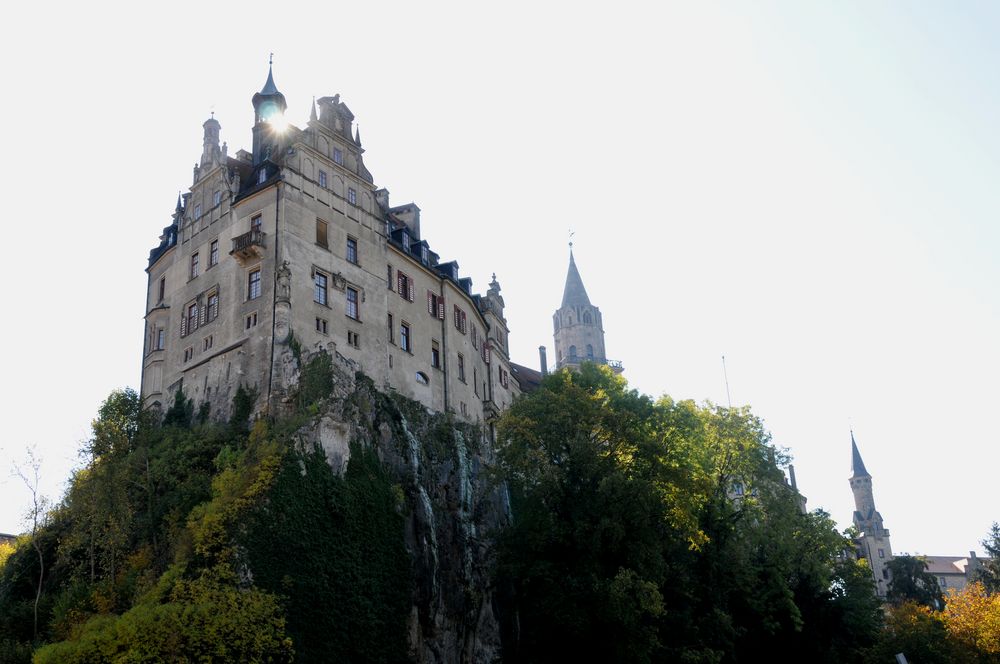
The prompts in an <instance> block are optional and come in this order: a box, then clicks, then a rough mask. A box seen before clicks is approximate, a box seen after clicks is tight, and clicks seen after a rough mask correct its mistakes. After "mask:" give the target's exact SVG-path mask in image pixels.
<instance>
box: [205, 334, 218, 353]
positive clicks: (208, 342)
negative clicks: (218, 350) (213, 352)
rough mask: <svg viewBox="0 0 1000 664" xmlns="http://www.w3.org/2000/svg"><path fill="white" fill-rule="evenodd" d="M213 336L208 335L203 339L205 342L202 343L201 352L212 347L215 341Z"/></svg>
mask: <svg viewBox="0 0 1000 664" xmlns="http://www.w3.org/2000/svg"><path fill="white" fill-rule="evenodd" d="M214 336H215V335H212V334H210V335H208V336H207V337H205V341H204V342H203V345H202V350H208V349H209V348H211V347H212V345H213V344H214V343H215V339H214V338H213V337H214Z"/></svg>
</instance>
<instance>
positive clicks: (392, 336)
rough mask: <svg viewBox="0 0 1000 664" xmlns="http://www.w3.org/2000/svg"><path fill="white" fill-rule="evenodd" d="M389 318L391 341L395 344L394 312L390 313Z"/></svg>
mask: <svg viewBox="0 0 1000 664" xmlns="http://www.w3.org/2000/svg"><path fill="white" fill-rule="evenodd" d="M387 320H388V322H389V343H391V344H394V343H396V326H395V325H393V323H392V314H389V316H388V319H387Z"/></svg>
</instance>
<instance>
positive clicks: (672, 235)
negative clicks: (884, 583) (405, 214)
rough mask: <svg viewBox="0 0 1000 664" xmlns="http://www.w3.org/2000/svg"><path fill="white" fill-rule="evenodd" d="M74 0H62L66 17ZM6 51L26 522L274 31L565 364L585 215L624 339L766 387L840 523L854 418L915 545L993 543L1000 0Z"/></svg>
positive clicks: (114, 371)
mask: <svg viewBox="0 0 1000 664" xmlns="http://www.w3.org/2000/svg"><path fill="white" fill-rule="evenodd" d="M60 4H65V6H62V7H60V6H59V5H60ZM3 23H4V24H3V26H2V27H0V34H2V36H3V43H4V53H5V57H4V60H5V67H4V69H5V73H4V75H3V86H4V89H5V91H6V92H5V93H4V103H3V105H2V106H0V109H2V110H0V120H3V123H2V126H3V127H4V128H5V134H6V135H5V141H4V148H5V150H4V155H5V157H4V159H3V160H2V163H0V182H2V183H3V200H4V204H5V205H4V207H5V210H4V215H3V216H4V218H5V220H6V223H5V224H4V225H3V234H2V235H0V238H2V241H3V245H4V246H5V247H6V249H7V251H6V252H5V254H6V255H5V257H4V259H3V260H2V261H0V284H3V291H2V293H3V298H4V300H5V303H6V307H5V309H4V310H5V311H6V312H7V313H6V316H5V317H4V324H3V325H0V348H2V349H3V351H2V352H3V363H2V366H3V368H4V374H5V379H4V380H3V382H2V388H0V390H2V394H0V422H2V428H3V435H2V437H0V469H2V472H0V531H8V532H10V531H17V530H19V529H20V522H19V514H20V513H21V512H22V511H23V508H24V506H25V503H26V495H25V492H24V490H23V488H22V487H21V486H19V485H18V484H17V482H16V481H14V480H11V479H8V478H6V477H5V475H6V469H7V468H8V467H9V466H10V464H11V461H12V459H14V458H17V457H21V456H23V451H24V447H25V445H28V444H36V445H37V446H38V449H39V453H40V454H41V456H42V457H43V458H44V460H45V466H44V469H43V474H44V476H45V479H46V482H47V484H46V488H47V490H48V491H49V493H50V494H52V495H54V496H58V495H59V494H60V493H61V491H62V486H63V482H64V481H65V479H66V478H67V477H68V475H69V472H70V469H71V468H72V467H73V465H74V464H75V463H76V459H77V457H76V451H77V449H78V448H79V445H80V442H81V441H82V440H83V439H84V438H85V437H86V436H87V434H88V428H89V422H90V420H91V418H92V417H93V416H94V415H95V413H96V410H97V407H98V405H99V404H100V402H101V401H102V400H103V398H104V397H105V396H106V395H107V394H108V392H109V391H110V390H112V389H114V388H116V387H122V386H126V385H131V386H135V387H137V386H138V379H139V367H140V352H141V337H142V315H143V306H144V287H145V279H146V277H145V273H144V272H143V268H144V267H145V264H146V256H147V253H148V251H149V249H150V248H151V247H153V245H154V244H155V243H156V241H157V236H158V235H159V232H160V230H161V229H162V228H163V226H165V225H166V224H167V223H168V222H169V217H170V213H171V211H172V210H173V206H174V202H175V199H176V195H177V191H178V189H182V188H186V187H187V186H189V185H190V178H191V167H192V165H193V164H194V162H195V161H196V160H197V159H198V157H199V155H200V151H201V135H202V129H201V124H202V122H204V120H205V119H207V117H208V115H209V111H210V110H212V109H214V110H215V112H216V117H217V118H218V119H219V120H220V122H221V123H222V135H223V139H224V140H226V141H228V142H229V146H230V154H234V153H235V152H236V150H238V149H239V148H241V147H246V148H249V144H250V125H251V122H252V119H253V115H252V108H251V105H250V98H251V96H252V95H253V93H254V92H255V91H257V90H259V89H260V87H261V86H262V85H263V83H264V79H265V77H266V74H267V68H266V63H267V54H268V52H270V51H274V52H275V80H276V82H277V84H278V87H279V88H280V89H281V90H282V92H283V93H284V94H285V96H286V97H287V99H288V103H289V110H288V117H289V119H290V120H291V121H292V122H294V123H296V124H299V125H300V126H301V125H302V124H304V122H305V120H306V118H307V117H308V113H309V101H310V99H311V98H312V97H313V96H316V97H319V96H322V95H330V94H335V93H338V92H339V93H341V95H342V98H343V100H344V101H345V102H346V103H347V104H348V105H349V106H350V107H351V109H352V110H353V111H354V113H355V115H356V116H357V118H358V121H359V122H360V126H361V135H362V139H363V142H364V146H365V148H366V150H367V153H366V164H367V165H368V167H369V169H370V170H371V171H372V173H373V174H374V176H375V180H376V183H377V184H378V185H380V186H385V187H387V188H388V189H389V190H390V192H391V193H392V201H393V203H394V204H401V203H404V202H407V201H411V200H413V201H415V202H417V203H418V204H419V205H420V207H421V208H422V210H423V218H422V227H423V230H424V235H425V238H426V239H428V240H429V242H430V243H431V246H432V248H433V249H434V250H436V251H437V252H438V253H440V254H441V258H442V260H450V259H453V258H455V259H457V260H458V261H459V263H460V265H461V267H462V270H463V272H464V273H465V274H467V275H469V276H472V277H473V279H474V280H475V287H476V288H477V289H480V290H483V289H485V286H486V284H487V283H488V281H489V275H490V273H491V272H493V271H496V273H497V277H498V279H499V281H500V282H501V284H502V286H503V294H504V297H505V299H506V302H507V305H508V307H507V316H508V320H509V323H510V327H511V330H512V334H511V338H510V341H511V347H512V351H513V353H512V354H513V357H514V359H515V361H518V362H520V363H522V364H528V365H530V366H537V362H538V359H537V358H538V355H537V347H538V346H539V344H545V345H546V346H547V347H548V348H549V350H550V357H552V356H553V355H554V353H553V351H552V322H551V315H552V312H553V310H554V309H555V308H556V307H557V306H558V305H559V301H560V298H561V294H562V286H563V280H564V278H565V272H566V265H567V251H566V241H567V233H568V229H569V228H571V227H572V228H573V229H574V230H575V232H576V237H575V242H576V245H575V246H576V257H577V262H578V265H579V267H580V271H581V273H582V275H583V279H584V283H585V284H586V286H587V290H588V292H589V294H590V297H591V300H592V301H593V302H594V303H595V304H597V305H598V306H600V307H601V310H602V311H603V313H604V321H605V325H606V333H607V348H608V354H609V356H610V357H612V358H613V359H621V360H622V361H623V362H624V363H625V367H626V373H625V375H626V377H627V378H628V379H629V381H630V382H631V384H632V385H633V386H634V387H637V388H638V389H640V390H642V391H643V392H647V393H650V394H653V395H659V394H661V393H669V394H671V395H672V396H674V397H675V398H695V399H698V400H702V399H711V400H713V401H716V402H719V403H724V402H725V387H724V384H723V379H722V367H721V362H720V356H721V355H723V354H725V355H726V359H727V363H728V368H729V378H730V384H731V388H732V396H733V400H734V403H739V404H743V403H749V404H750V405H751V406H753V408H754V410H755V412H756V413H757V414H758V415H760V416H762V417H763V418H764V419H765V421H766V423H767V425H768V426H769V428H770V429H771V431H773V433H774V437H775V441H776V442H777V443H778V444H780V445H783V446H786V447H788V448H790V451H791V452H792V454H793V455H794V456H795V466H796V471H797V475H798V480H799V485H800V488H801V489H802V491H803V492H804V493H805V494H806V496H807V497H808V498H809V506H810V507H823V508H825V509H827V510H828V511H830V512H831V513H832V514H833V515H834V517H835V518H836V519H837V520H838V522H839V523H840V524H841V526H842V527H846V526H847V525H849V522H850V514H851V511H852V509H853V502H852V497H851V493H850V488H849V486H848V482H847V477H848V475H849V462H850V438H849V434H848V427H849V424H853V427H854V430H855V434H856V436H857V440H858V443H859V445H860V446H861V451H862V454H863V456H864V459H865V462H866V464H867V466H868V469H869V471H870V472H871V473H872V475H873V476H874V486H875V498H876V504H877V505H878V507H879V509H880V511H881V512H882V514H883V516H884V518H885V522H886V524H887V526H888V527H889V528H890V529H891V531H892V541H893V548H894V550H895V551H896V552H897V553H898V552H911V553H918V552H919V553H927V554H951V555H960V554H963V553H967V552H968V551H969V550H970V549H972V548H976V549H977V550H978V549H980V546H979V540H980V539H982V538H983V537H984V536H985V534H986V532H987V530H988V528H989V526H990V523H991V522H992V521H993V520H996V519H1000V509H998V508H997V503H996V501H995V499H994V495H995V494H994V491H993V489H994V484H995V481H996V469H997V467H998V464H997V462H998V456H1000V453H998V446H997V443H998V440H997V439H998V434H997V430H996V427H995V426H994V424H993V421H992V418H993V416H994V413H995V410H996V402H997V387H996V380H995V378H996V376H997V373H998V370H1000V352H998V350H997V344H996V339H997V338H998V337H1000V295H998V294H997V289H996V287H995V285H996V284H997V282H998V277H1000V274H998V272H1000V269H998V265H997V261H996V259H995V258H996V256H997V249H998V243H1000V228H998V224H997V223H996V220H997V216H998V212H1000V201H998V196H997V192H998V191H1000V189H998V187H997V186H996V183H997V181H998V179H1000V135H998V132H997V129H996V127H997V126H998V125H997V121H996V118H997V117H998V116H1000V99H998V95H997V85H996V73H995V72H996V71H997V70H998V67H997V64H998V47H997V45H996V40H995V38H994V36H995V35H996V34H997V31H998V28H1000V6H997V5H995V4H992V3H975V2H966V3H961V4H960V5H954V4H949V5H942V4H940V3H921V2H905V3H904V2H885V3H874V4H873V3H868V2H856V3H852V2H838V3H803V2H798V1H797V0H789V1H788V2H778V3H773V2H772V3H752V4H751V3H710V2H700V1H699V2H690V3H633V2H619V3H614V4H608V3H600V4H598V3H580V2H573V3H568V2H567V3H556V2H548V3H538V2H535V3H523V2H506V3H493V5H491V6H490V7H489V8H485V6H484V5H482V4H481V3H468V2H462V3H459V2H455V3H450V4H436V5H434V8H430V7H428V6H425V5H424V3H399V4H392V3H377V2H354V3H311V4H302V5H297V6H296V5H295V4H294V3H289V2H282V3H258V4H252V3H246V2H244V3H239V4H237V3H232V6H229V7H224V6H222V5H221V4H218V3H205V2H202V3H183V2H180V3H160V4H153V5H149V4H134V3H129V4H124V3H123V4H121V5H117V6H114V5H111V4H107V3H101V2H97V3H73V4H70V3H55V4H52V3H47V4H39V3H35V5H34V6H29V4H28V3H17V4H16V5H15V6H14V7H13V8H7V9H5V20H4V22H3Z"/></svg>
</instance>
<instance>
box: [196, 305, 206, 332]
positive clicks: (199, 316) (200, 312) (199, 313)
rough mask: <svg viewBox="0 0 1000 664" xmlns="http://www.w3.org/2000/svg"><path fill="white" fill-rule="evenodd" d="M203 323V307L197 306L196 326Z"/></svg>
mask: <svg viewBox="0 0 1000 664" xmlns="http://www.w3.org/2000/svg"><path fill="white" fill-rule="evenodd" d="M204 324H205V307H198V327H201V326H202V325H204Z"/></svg>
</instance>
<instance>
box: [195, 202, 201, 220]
mask: <svg viewBox="0 0 1000 664" xmlns="http://www.w3.org/2000/svg"><path fill="white" fill-rule="evenodd" d="M194 218H195V219H201V203H198V204H197V205H195V206H194Z"/></svg>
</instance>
